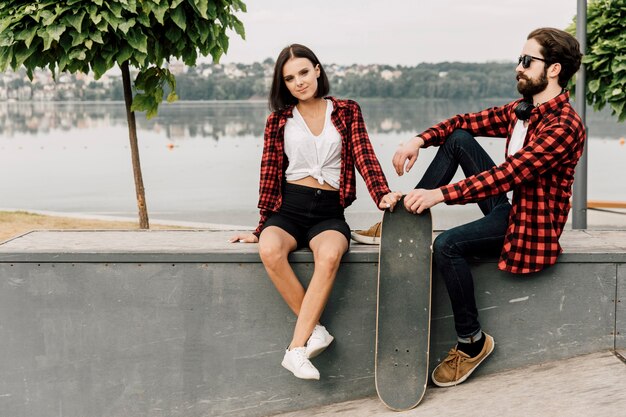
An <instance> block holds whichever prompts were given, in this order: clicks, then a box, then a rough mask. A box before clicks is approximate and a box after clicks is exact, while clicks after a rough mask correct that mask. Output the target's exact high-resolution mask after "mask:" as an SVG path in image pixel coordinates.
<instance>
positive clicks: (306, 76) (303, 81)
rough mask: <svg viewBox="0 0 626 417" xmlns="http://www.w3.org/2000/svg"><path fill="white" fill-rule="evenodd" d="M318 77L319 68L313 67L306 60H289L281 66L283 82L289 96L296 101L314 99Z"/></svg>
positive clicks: (317, 66)
mask: <svg viewBox="0 0 626 417" xmlns="http://www.w3.org/2000/svg"><path fill="white" fill-rule="evenodd" d="M319 76H320V66H319V65H316V66H315V67H314V66H313V63H312V62H311V61H309V60H308V59H307V58H290V59H289V60H288V61H287V62H285V65H283V81H284V82H285V85H286V86H287V89H288V90H289V92H290V93H291V95H292V96H294V97H295V98H296V99H297V100H298V101H307V100H311V99H313V98H315V94H316V93H317V78H318V77H319Z"/></svg>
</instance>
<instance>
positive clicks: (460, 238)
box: [415, 130, 511, 338]
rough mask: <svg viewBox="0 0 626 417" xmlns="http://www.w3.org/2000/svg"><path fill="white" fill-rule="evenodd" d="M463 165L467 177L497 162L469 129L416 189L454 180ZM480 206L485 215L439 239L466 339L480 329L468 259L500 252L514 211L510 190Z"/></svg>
mask: <svg viewBox="0 0 626 417" xmlns="http://www.w3.org/2000/svg"><path fill="white" fill-rule="evenodd" d="M459 166H461V169H462V170H463V173H464V174H465V176H466V177H469V176H472V175H475V174H478V173H479V172H483V171H486V170H488V169H490V168H492V167H494V166H495V163H494V162H493V160H492V159H491V158H490V157H489V155H488V154H487V152H485V150H484V149H483V148H482V147H481V146H480V144H479V143H478V142H477V141H476V139H474V137H473V136H472V135H471V134H469V133H468V132H466V131H464V130H455V131H454V132H453V133H452V134H451V135H450V136H449V137H448V139H447V140H446V142H445V143H444V144H443V145H442V146H440V147H439V150H438V152H437V155H436V156H435V159H433V161H432V162H431V164H430V165H429V167H428V169H427V170H426V172H425V173H424V177H423V178H422V180H421V181H420V182H419V183H418V184H417V186H416V187H415V188H425V189H434V188H438V187H441V186H442V185H446V184H449V183H450V180H452V177H453V176H454V174H455V173H456V170H457V168H458V167H459ZM478 206H479V207H480V210H481V211H482V212H483V214H484V217H482V218H480V219H478V220H475V221H473V222H470V223H467V224H464V225H461V226H457V227H454V228H452V229H449V230H446V231H445V232H443V233H441V234H440V235H439V236H437V238H436V239H435V242H434V243H433V257H434V259H435V265H436V267H437V269H438V270H439V273H440V275H441V276H442V277H443V279H444V280H445V283H446V288H447V289H448V295H449V296H450V301H451V303H452V311H453V313H454V325H455V328H456V332H457V335H458V336H459V337H464V338H467V337H472V336H475V335H476V334H478V332H479V331H480V323H479V322H478V309H477V308H476V299H475V297H474V279H473V277H472V272H471V271H470V267H469V264H468V262H467V258H468V257H471V256H478V257H483V256H497V255H499V254H500V251H501V250H502V245H503V244H504V234H505V232H506V229H507V226H508V220H509V212H510V211H511V204H509V201H508V199H507V197H506V194H500V195H497V196H493V197H490V198H487V199H485V200H483V201H480V202H479V203H478Z"/></svg>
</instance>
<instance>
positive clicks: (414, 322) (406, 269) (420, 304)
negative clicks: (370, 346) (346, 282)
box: [375, 200, 432, 411]
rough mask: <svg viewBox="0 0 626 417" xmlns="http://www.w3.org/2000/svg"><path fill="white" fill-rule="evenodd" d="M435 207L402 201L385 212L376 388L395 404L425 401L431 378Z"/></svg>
mask: <svg viewBox="0 0 626 417" xmlns="http://www.w3.org/2000/svg"><path fill="white" fill-rule="evenodd" d="M431 245H432V219H431V215H430V211H429V210H426V211H424V212H423V213H422V214H417V215H416V214H412V213H409V212H408V211H406V210H405V209H404V205H403V202H402V200H401V201H400V202H398V204H397V205H396V209H395V210H394V212H393V213H392V212H389V211H385V213H384V215H383V222H382V229H381V241H380V254H379V262H378V299H377V313H376V354H375V358H376V359H375V379H376V391H377V392H378V396H379V398H380V399H381V401H382V402H383V403H384V404H385V405H386V406H387V407H389V408H390V409H392V410H397V411H402V410H409V409H411V408H413V407H415V406H417V405H418V404H419V402H420V401H421V400H422V397H423V396H424V392H425V391H426V384H427V383H428V375H429V374H428V353H429V343H430V303H431V264H432V256H431V253H432V249H431Z"/></svg>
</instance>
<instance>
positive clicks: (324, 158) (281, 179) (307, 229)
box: [230, 44, 401, 379]
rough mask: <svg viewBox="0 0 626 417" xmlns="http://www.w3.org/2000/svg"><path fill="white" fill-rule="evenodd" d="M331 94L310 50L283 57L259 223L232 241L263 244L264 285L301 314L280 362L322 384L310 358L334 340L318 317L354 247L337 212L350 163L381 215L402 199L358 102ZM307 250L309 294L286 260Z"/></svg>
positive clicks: (348, 194)
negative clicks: (273, 288)
mask: <svg viewBox="0 0 626 417" xmlns="http://www.w3.org/2000/svg"><path fill="white" fill-rule="evenodd" d="M328 91H329V84H328V78H327V77H326V73H325V72H324V69H323V68H322V65H321V64H320V62H319V60H318V59H317V57H316V56H315V54H314V53H313V51H311V50H310V49H309V48H307V47H305V46H303V45H298V44H293V45H290V46H288V47H286V48H285V49H283V50H282V52H281V53H280V55H279V56H278V59H277V60H276V65H275V67H274V78H273V82H272V88H271V92H270V98H269V105H270V109H271V110H272V111H273V112H272V114H270V116H269V117H268V119H267V124H266V127H265V138H264V148H263V157H262V161H261V182H260V197H259V208H260V209H261V210H260V211H261V220H260V222H259V226H258V227H257V229H256V231H255V232H254V233H248V234H238V235H236V236H233V237H232V238H231V240H230V241H231V242H249V243H256V242H258V243H259V254H260V256H261V260H262V261H263V265H264V266H265V269H266V270H267V273H268V275H269V277H270V279H271V280H272V282H273V283H274V285H275V286H276V288H277V290H278V292H279V293H280V295H281V296H282V297H283V299H284V300H285V302H286V303H287V305H288V306H289V308H290V309H291V310H292V311H293V312H294V313H295V314H296V316H297V317H298V319H297V321H296V327H295V330H294V333H293V339H292V340H291V343H290V344H289V347H288V348H287V350H286V351H285V356H284V358H283V361H282V365H283V366H284V367H285V368H286V369H288V370H289V371H291V372H292V373H293V374H294V375H295V376H296V377H298V378H302V379H319V377H320V374H319V372H318V370H317V369H316V368H315V366H313V364H312V363H311V362H310V360H309V359H310V358H313V357H315V356H317V355H318V354H320V353H321V352H322V351H323V350H324V349H326V347H327V346H328V345H329V344H330V343H331V342H332V341H333V336H331V335H330V333H328V331H327V330H326V328H325V327H324V326H322V325H321V324H319V319H320V316H321V315H322V311H323V310H324V307H325V305H326V302H327V300H328V297H329V295H330V291H331V289H332V286H333V281H334V279H335V276H336V274H337V270H338V268H339V263H340V261H341V257H342V256H343V254H344V253H345V252H346V251H347V250H348V247H349V244H350V227H349V226H348V224H347V223H346V221H345V218H344V213H343V212H344V208H345V207H347V206H349V205H350V204H351V203H352V202H353V201H354V199H355V198H356V195H355V190H356V184H355V173H354V167H355V165H356V167H357V169H358V170H359V172H360V173H361V175H362V176H363V178H364V180H365V183H366V185H367V188H368V190H369V192H370V194H371V196H372V198H373V199H374V201H375V202H376V204H377V205H378V207H379V208H380V209H385V208H389V209H393V207H394V205H395V204H396V202H397V201H398V200H399V198H400V196H401V195H400V194H399V193H395V192H391V191H390V190H389V187H388V185H387V180H386V179H385V176H384V174H383V172H382V169H381V167H380V164H379V163H378V160H377V159H376V156H375V155H374V150H373V148H372V146H371V144H370V141H369V138H368V136H367V131H366V130H365V124H364V122H363V117H362V116H361V110H360V108H359V105H358V104H357V103H355V102H354V101H351V100H338V99H336V98H334V97H324V96H325V95H326V94H328ZM307 246H308V247H309V248H310V249H311V251H312V252H313V259H314V264H315V267H314V272H313V276H312V278H311V281H310V284H309V287H308V289H307V290H306V291H305V289H304V288H303V287H302V284H300V281H299V280H298V278H297V277H296V275H295V273H294V271H293V269H292V268H291V266H290V265H289V262H288V255H289V253H290V252H292V251H294V250H296V249H298V248H301V247H307Z"/></svg>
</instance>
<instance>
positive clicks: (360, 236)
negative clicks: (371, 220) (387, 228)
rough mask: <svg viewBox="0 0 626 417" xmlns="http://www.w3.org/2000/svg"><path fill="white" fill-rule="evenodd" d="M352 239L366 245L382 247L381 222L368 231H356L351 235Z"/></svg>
mask: <svg viewBox="0 0 626 417" xmlns="http://www.w3.org/2000/svg"><path fill="white" fill-rule="evenodd" d="M351 236H352V239H353V240H355V241H357V242H359V243H364V244H366V245H380V222H378V223H376V224H375V225H373V226H372V227H370V228H369V229H367V230H356V231H354V232H352V233H351Z"/></svg>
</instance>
